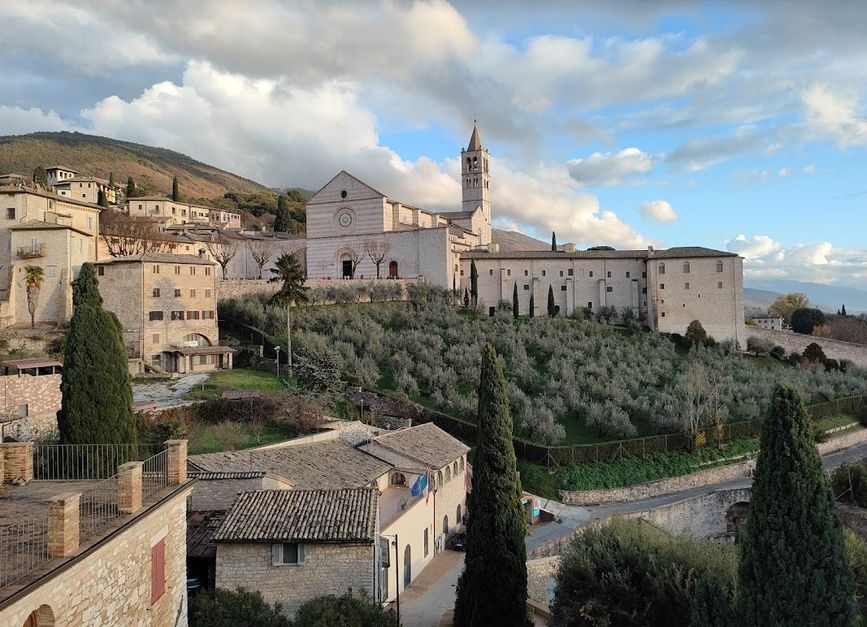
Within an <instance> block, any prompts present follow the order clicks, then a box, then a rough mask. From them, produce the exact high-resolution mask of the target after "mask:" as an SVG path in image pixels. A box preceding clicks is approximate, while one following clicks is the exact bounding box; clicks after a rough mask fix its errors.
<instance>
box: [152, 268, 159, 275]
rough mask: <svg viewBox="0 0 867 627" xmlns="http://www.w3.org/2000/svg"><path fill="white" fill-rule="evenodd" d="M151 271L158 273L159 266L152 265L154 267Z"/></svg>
mask: <svg viewBox="0 0 867 627" xmlns="http://www.w3.org/2000/svg"><path fill="white" fill-rule="evenodd" d="M153 272H154V274H159V273H160V267H159V266H154V267H153Z"/></svg>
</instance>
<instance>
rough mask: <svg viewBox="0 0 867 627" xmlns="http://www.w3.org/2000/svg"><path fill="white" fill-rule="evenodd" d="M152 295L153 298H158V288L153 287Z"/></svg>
mask: <svg viewBox="0 0 867 627" xmlns="http://www.w3.org/2000/svg"><path fill="white" fill-rule="evenodd" d="M153 295H154V298H159V297H160V288H158V287H155V288H154V290H153Z"/></svg>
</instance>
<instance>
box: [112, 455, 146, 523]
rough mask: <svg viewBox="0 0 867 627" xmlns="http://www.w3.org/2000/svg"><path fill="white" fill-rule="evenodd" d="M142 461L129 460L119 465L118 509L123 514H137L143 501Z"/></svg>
mask: <svg viewBox="0 0 867 627" xmlns="http://www.w3.org/2000/svg"><path fill="white" fill-rule="evenodd" d="M141 479H142V462H128V463H126V464H121V465H120V466H118V467H117V509H118V511H119V512H120V513H121V514H135V513H136V512H137V511H138V510H140V509H141V502H142V491H141V488H142V485H141Z"/></svg>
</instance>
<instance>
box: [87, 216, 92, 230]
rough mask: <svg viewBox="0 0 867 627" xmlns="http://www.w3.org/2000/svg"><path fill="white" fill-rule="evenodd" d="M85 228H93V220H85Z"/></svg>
mask: <svg viewBox="0 0 867 627" xmlns="http://www.w3.org/2000/svg"><path fill="white" fill-rule="evenodd" d="M87 228H89V229H92V228H93V218H91V217H89V216H88V218H87Z"/></svg>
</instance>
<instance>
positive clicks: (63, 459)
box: [33, 442, 163, 481]
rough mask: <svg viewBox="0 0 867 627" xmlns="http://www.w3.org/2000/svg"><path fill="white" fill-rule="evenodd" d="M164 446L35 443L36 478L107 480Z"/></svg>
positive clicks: (158, 444)
mask: <svg viewBox="0 0 867 627" xmlns="http://www.w3.org/2000/svg"><path fill="white" fill-rule="evenodd" d="M162 448H163V444H162V443H161V442H160V443H152V442H143V443H138V444H36V445H35V446H34V447H33V479H34V480H37V481H90V480H99V479H108V478H109V477H111V476H112V475H114V474H115V473H116V472H117V467H118V466H120V465H121V464H125V463H126V462H131V461H141V460H144V459H147V458H148V457H151V456H152V455H154V454H155V453H157V452H158V451H160V450H161V449H162Z"/></svg>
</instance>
